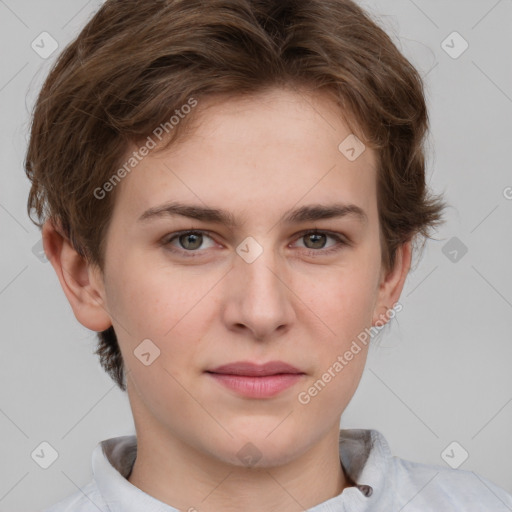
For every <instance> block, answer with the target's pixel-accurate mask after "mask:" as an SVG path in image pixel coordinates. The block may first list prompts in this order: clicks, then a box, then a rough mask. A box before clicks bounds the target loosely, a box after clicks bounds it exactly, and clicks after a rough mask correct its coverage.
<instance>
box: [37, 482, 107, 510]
mask: <svg viewBox="0 0 512 512" xmlns="http://www.w3.org/2000/svg"><path fill="white" fill-rule="evenodd" d="M98 510H107V507H106V506H105V503H104V501H103V498H102V497H101V494H100V492H99V489H98V487H97V485H96V482H95V481H94V480H91V481H90V482H89V483H88V484H87V485H86V486H85V487H83V488H82V489H81V490H78V491H76V492H75V493H73V494H70V495H69V496H67V497H65V498H63V499H62V500H60V501H59V502H57V503H55V504H54V505H52V506H51V507H48V508H46V509H44V510H42V511H41V512H98Z"/></svg>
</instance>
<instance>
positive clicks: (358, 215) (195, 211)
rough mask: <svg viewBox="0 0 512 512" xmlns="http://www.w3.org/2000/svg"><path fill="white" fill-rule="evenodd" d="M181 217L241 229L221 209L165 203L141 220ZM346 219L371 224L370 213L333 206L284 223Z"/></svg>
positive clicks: (294, 214) (296, 214) (293, 215)
mask: <svg viewBox="0 0 512 512" xmlns="http://www.w3.org/2000/svg"><path fill="white" fill-rule="evenodd" d="M175 215H179V216H182V217H188V218H190V219H195V220H199V221H204V222H213V223H216V224H224V225H226V226H228V227H230V228H235V227H237V226H238V225H239V223H238V222H237V221H236V218H235V216H234V215H233V214H232V213H230V212H228V211H226V210H221V209H219V208H208V207H204V206H200V205H193V204H184V203H179V202H176V201H172V202H168V203H164V204H162V205H160V206H156V207H154V208H150V209H149V210H146V211H145V212H144V213H143V214H142V215H141V216H140V217H139V219H138V220H137V222H144V221H148V220H151V219H154V218H159V217H168V216H171V217H172V216H175ZM342 217H353V218H355V219H357V220H358V221H360V222H363V223H367V222H368V216H367V214H366V212H365V211H364V210H363V209H362V208H360V207H359V206H357V205H355V204H344V203H333V204H327V205H324V204H312V205H306V206H301V207H300V208H297V209H295V210H289V211H287V212H285V213H284V215H283V216H282V218H281V222H284V223H286V224H298V223H301V222H311V221H317V220H322V219H333V218H342Z"/></svg>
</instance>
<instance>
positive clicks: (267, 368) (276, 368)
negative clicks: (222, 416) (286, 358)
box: [208, 361, 303, 377]
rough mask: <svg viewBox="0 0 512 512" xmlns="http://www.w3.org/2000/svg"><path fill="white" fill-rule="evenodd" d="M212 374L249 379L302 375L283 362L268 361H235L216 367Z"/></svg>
mask: <svg viewBox="0 0 512 512" xmlns="http://www.w3.org/2000/svg"><path fill="white" fill-rule="evenodd" d="M208 371H209V372H212V373H227V374H230V375H245V376H250V377H264V376H266V375H277V374H280V373H303V372H301V371H300V370H299V369H298V368H295V366H292V365H290V364H288V363H285V362H283V361H269V362H268V363H265V364H257V363H251V362H250V361H236V362H234V363H229V364H224V365H222V366H218V367H217V368H214V369H213V370H208Z"/></svg>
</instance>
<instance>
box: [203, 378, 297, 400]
mask: <svg viewBox="0 0 512 512" xmlns="http://www.w3.org/2000/svg"><path fill="white" fill-rule="evenodd" d="M208 375H210V376H211V377H213V378H214V379H215V380H216V381H217V382H220V383H221V384H223V385H224V386H226V387H227V388H229V389H232V390H233V391H236V392H237V393H239V394H241V395H243V396H246V397H249V398H270V397H272V396H275V395H277V394H278V393H281V391H284V390H285V389H288V388H289V387H291V386H293V385H294V384H296V383H297V382H298V381H299V380H300V379H301V378H302V377H303V375H304V374H302V373H280V374H277V375H267V376H266V377H249V376H243V375H230V374H224V373H208Z"/></svg>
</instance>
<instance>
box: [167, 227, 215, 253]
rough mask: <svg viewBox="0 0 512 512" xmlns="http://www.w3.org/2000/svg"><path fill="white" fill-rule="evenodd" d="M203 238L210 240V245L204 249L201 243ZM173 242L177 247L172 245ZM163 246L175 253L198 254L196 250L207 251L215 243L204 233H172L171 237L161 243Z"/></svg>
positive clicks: (195, 231)
mask: <svg viewBox="0 0 512 512" xmlns="http://www.w3.org/2000/svg"><path fill="white" fill-rule="evenodd" d="M205 238H209V239H210V240H212V243H211V244H210V245H209V246H207V247H204V246H203V242H204V239H205ZM173 242H176V244H177V245H178V247H177V246H176V245H173ZM163 244H164V245H166V246H169V248H170V250H171V251H176V252H180V253H183V252H189V253H191V252H200V251H198V249H200V248H202V249H209V248H211V247H214V246H215V243H214V242H213V239H212V238H211V237H210V236H208V234H207V233H206V232H205V231H197V230H194V231H181V232H179V233H173V235H172V236H171V237H169V238H167V239H165V240H164V242H163Z"/></svg>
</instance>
